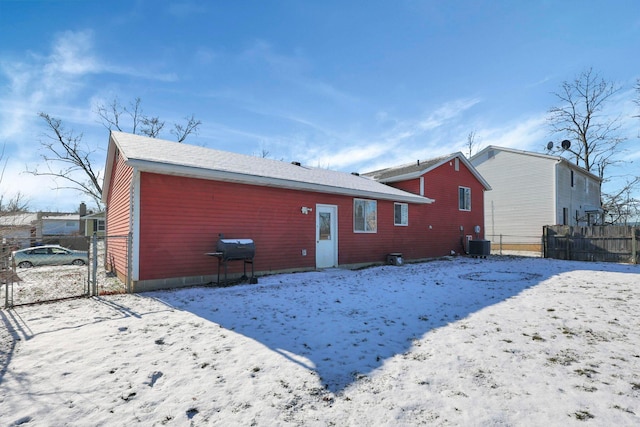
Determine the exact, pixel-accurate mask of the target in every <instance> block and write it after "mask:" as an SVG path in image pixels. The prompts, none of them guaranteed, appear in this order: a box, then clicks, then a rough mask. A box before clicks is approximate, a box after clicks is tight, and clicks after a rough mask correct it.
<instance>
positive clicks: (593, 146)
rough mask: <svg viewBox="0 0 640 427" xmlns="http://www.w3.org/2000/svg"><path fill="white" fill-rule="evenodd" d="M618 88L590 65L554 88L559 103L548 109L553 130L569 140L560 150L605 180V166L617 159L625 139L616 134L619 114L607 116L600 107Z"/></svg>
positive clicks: (602, 107) (549, 121) (619, 125)
mask: <svg viewBox="0 0 640 427" xmlns="http://www.w3.org/2000/svg"><path fill="white" fill-rule="evenodd" d="M619 90H620V87H619V86H618V85H616V84H615V83H613V82H609V81H606V80H604V79H603V78H601V77H600V76H599V75H598V74H597V73H595V72H594V71H593V69H591V68H590V69H588V70H586V71H583V72H582V73H580V75H579V76H578V77H576V78H575V79H574V80H573V81H570V82H567V81H565V82H564V83H562V87H561V90H560V91H558V92H555V93H554V95H555V96H556V98H558V101H559V102H560V104H559V105H558V106H556V107H552V108H551V109H550V110H549V116H548V123H549V125H550V127H551V130H552V131H553V133H556V134H559V135H561V136H562V137H563V138H566V139H568V140H569V141H571V143H572V144H571V146H570V147H568V148H564V149H562V150H560V149H559V148H556V149H555V151H557V152H558V151H561V152H562V153H563V154H564V155H567V153H568V154H569V155H571V156H573V158H574V161H575V163H576V164H577V165H579V166H582V167H583V168H585V169H586V170H588V171H590V172H592V173H593V174H595V175H598V176H599V177H600V178H602V179H604V180H606V174H605V170H606V169H607V167H608V166H611V165H613V164H615V163H619V162H620V160H619V159H616V157H615V156H616V155H617V154H619V150H618V146H619V145H620V144H621V143H622V142H623V141H624V140H625V139H626V138H623V137H621V136H620V135H619V130H620V127H621V123H620V118H619V117H616V118H610V117H607V116H606V115H605V114H604V113H603V110H604V108H605V106H606V104H607V102H608V101H610V100H611V97H612V96H613V95H615V94H616V93H617V92H618V91H619Z"/></svg>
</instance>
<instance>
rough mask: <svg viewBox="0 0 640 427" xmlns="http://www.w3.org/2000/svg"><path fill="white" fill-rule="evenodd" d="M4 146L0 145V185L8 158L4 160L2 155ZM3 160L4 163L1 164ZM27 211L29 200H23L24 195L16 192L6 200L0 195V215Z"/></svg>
mask: <svg viewBox="0 0 640 427" xmlns="http://www.w3.org/2000/svg"><path fill="white" fill-rule="evenodd" d="M4 150H5V145H4V144H3V145H2V150H0V164H1V165H2V170H0V184H2V181H3V179H4V173H5V171H6V170H7V163H8V161H9V159H8V158H5V154H4ZM3 160H4V162H3ZM28 210H29V200H28V199H26V198H25V195H24V194H23V193H21V192H20V191H18V192H17V193H16V194H15V195H14V196H13V197H10V198H8V199H7V198H6V196H5V195H4V194H0V215H3V214H12V213H17V212H26V211H28Z"/></svg>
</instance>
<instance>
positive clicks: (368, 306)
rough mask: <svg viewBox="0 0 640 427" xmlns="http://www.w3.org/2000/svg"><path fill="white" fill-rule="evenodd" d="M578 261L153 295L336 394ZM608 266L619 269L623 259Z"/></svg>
mask: <svg viewBox="0 0 640 427" xmlns="http://www.w3.org/2000/svg"><path fill="white" fill-rule="evenodd" d="M575 265H576V263H570V262H559V261H555V260H546V259H540V258H537V259H535V258H531V259H514V258H511V257H507V258H502V257H492V258H489V259H482V260H479V259H468V258H460V259H455V260H440V261H435V262H427V263H421V264H407V265H405V266H403V267H393V266H383V267H375V268H370V269H365V270H359V271H349V270H338V269H336V270H326V271H320V272H310V273H298V274H286V275H278V276H270V277H263V278H261V279H260V284H258V285H247V286H236V287H232V288H224V289H208V288H206V289H202V288H195V289H183V290H177V291H174V292H158V293H153V295H154V296H155V297H156V298H158V299H159V300H161V301H164V302H166V303H168V304H170V305H172V306H173V307H176V308H179V309H183V310H186V311H190V312H192V313H194V314H196V315H198V316H200V317H202V318H204V319H207V320H210V321H212V322H215V323H217V324H220V325H221V326H223V327H224V328H227V329H229V330H233V331H235V332H237V333H239V334H242V335H244V336H246V337H248V338H251V339H254V340H256V341H258V342H260V343H261V344H263V345H265V346H267V347H269V348H270V349H272V350H273V351H275V352H277V353H279V354H281V355H282V356H284V357H286V358H287V359H289V360H291V361H294V362H295V363H298V364H300V365H302V366H304V367H305V368H308V369H310V370H313V371H315V372H316V373H317V374H318V375H319V377H320V379H321V381H322V383H323V385H324V386H325V387H326V388H327V389H328V390H329V391H331V392H334V393H337V392H340V391H342V390H343V389H344V388H345V387H347V386H349V385H350V384H351V383H353V382H354V381H356V380H357V379H359V378H362V377H363V376H365V375H368V374H369V373H371V372H372V371H374V370H375V369H377V368H379V367H381V366H382V364H383V363H384V361H385V360H387V359H389V358H392V357H393V356H395V355H398V354H403V353H405V352H407V351H409V350H410V349H411V347H412V345H413V343H414V341H415V340H416V339H420V338H421V337H423V336H424V335H425V334H426V333H428V332H429V331H432V330H434V329H436V328H440V327H442V326H445V325H448V324H450V323H452V322H456V321H458V320H460V319H463V318H465V317H467V316H469V315H470V314H472V313H474V312H477V311H479V310H481V309H483V308H485V307H488V306H491V305H494V304H497V303H499V302H501V301H504V300H506V299H508V298H511V297H513V296H516V295H518V294H519V293H521V292H522V291H524V290H525V289H527V288H529V287H531V286H535V285H537V284H539V283H541V282H543V281H544V280H546V279H548V278H549V277H551V276H553V275H556V274H561V273H563V272H565V271H570V270H575V269H576V266H575ZM580 265H581V266H582V267H584V269H590V268H592V267H591V266H592V264H589V263H581V264H580ZM597 265H598V266H602V265H603V264H597ZM611 268H612V270H611V271H618V269H619V270H620V271H625V270H624V269H625V266H620V265H613V264H612V265H611ZM607 271H610V270H609V269H607ZM633 271H634V272H637V271H638V270H637V269H635V270H633Z"/></svg>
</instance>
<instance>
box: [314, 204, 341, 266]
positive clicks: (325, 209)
mask: <svg viewBox="0 0 640 427" xmlns="http://www.w3.org/2000/svg"><path fill="white" fill-rule="evenodd" d="M337 266H338V207H337V206H334V205H316V268H331V267H337Z"/></svg>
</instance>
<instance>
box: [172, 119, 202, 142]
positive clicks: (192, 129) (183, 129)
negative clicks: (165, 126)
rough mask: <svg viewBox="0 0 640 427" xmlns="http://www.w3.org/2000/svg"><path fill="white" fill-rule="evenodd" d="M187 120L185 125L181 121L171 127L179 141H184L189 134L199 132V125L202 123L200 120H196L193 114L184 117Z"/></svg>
mask: <svg viewBox="0 0 640 427" xmlns="http://www.w3.org/2000/svg"><path fill="white" fill-rule="evenodd" d="M184 119H185V120H186V121H187V122H186V123H185V124H184V125H181V124H179V123H174V124H173V129H171V131H170V132H171V133H172V134H173V135H175V136H176V138H177V141H178V142H183V141H184V140H185V139H187V137H188V136H189V135H191V134H192V133H195V134H196V135H197V134H198V127H199V126H200V125H201V124H202V122H201V121H200V120H196V118H195V117H194V116H193V114H192V115H191V117H185V118H184Z"/></svg>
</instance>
